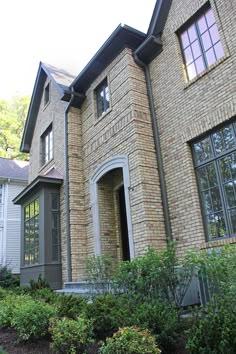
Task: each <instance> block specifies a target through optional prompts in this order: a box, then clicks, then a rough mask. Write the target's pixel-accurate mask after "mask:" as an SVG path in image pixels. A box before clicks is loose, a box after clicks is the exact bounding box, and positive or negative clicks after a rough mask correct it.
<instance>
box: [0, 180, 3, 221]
mask: <svg viewBox="0 0 236 354" xmlns="http://www.w3.org/2000/svg"><path fill="white" fill-rule="evenodd" d="M2 217H3V188H2V184H0V219H2Z"/></svg>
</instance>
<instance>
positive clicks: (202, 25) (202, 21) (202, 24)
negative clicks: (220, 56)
mask: <svg viewBox="0 0 236 354" xmlns="http://www.w3.org/2000/svg"><path fill="white" fill-rule="evenodd" d="M197 23H198V28H199V31H200V33H201V34H202V33H203V32H205V31H206V30H207V23H206V19H205V16H202V17H201V18H200V19H199V20H198V22H197Z"/></svg>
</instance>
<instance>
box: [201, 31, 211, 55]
mask: <svg viewBox="0 0 236 354" xmlns="http://www.w3.org/2000/svg"><path fill="white" fill-rule="evenodd" d="M202 43H203V47H204V49H205V51H207V50H208V49H209V48H210V47H211V46H212V43H211V39H210V36H209V32H208V31H207V32H205V33H203V35H202Z"/></svg>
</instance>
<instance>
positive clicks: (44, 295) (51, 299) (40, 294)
mask: <svg viewBox="0 0 236 354" xmlns="http://www.w3.org/2000/svg"><path fill="white" fill-rule="evenodd" d="M30 295H31V296H32V298H33V299H34V300H40V301H44V302H47V303H49V304H54V303H56V302H57V298H58V296H59V295H57V294H56V293H55V292H54V291H53V290H52V289H50V288H41V289H38V290H34V291H31V290H30Z"/></svg>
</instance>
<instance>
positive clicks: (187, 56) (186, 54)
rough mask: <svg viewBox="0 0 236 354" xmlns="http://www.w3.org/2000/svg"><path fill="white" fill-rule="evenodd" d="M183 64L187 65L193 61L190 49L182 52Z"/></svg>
mask: <svg viewBox="0 0 236 354" xmlns="http://www.w3.org/2000/svg"><path fill="white" fill-rule="evenodd" d="M184 57H185V63H186V64H187V65H188V64H190V63H191V62H192V61H193V56H192V51H191V47H188V48H186V49H185V50H184Z"/></svg>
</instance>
